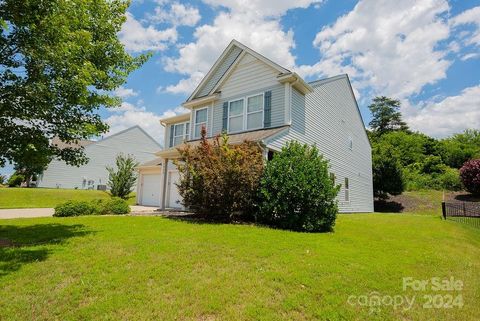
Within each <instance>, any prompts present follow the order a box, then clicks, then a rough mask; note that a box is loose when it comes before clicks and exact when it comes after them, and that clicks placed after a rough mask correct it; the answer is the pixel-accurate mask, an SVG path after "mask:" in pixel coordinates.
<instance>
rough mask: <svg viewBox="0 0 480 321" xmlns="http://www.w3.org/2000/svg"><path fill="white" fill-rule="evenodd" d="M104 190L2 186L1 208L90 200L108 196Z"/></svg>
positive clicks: (0, 195)
mask: <svg viewBox="0 0 480 321" xmlns="http://www.w3.org/2000/svg"><path fill="white" fill-rule="evenodd" d="M108 197H110V194H109V193H108V192H104V191H94V190H79V189H57V188H0V209H1V208H36V207H55V206H57V205H58V204H60V203H64V202H66V201H68V200H77V201H90V200H92V199H101V198H108ZM135 202H136V199H135V193H132V195H131V196H130V198H129V199H128V203H129V204H130V205H133V204H135Z"/></svg>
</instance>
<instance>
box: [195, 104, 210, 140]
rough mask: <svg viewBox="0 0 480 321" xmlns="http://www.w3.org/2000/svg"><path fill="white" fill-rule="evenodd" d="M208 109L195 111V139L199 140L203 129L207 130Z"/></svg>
mask: <svg viewBox="0 0 480 321" xmlns="http://www.w3.org/2000/svg"><path fill="white" fill-rule="evenodd" d="M207 118H208V108H202V109H197V110H196V111H195V128H194V133H195V138H199V137H200V135H201V132H202V127H205V128H207Z"/></svg>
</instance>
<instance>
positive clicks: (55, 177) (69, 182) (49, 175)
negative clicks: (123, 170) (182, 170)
mask: <svg viewBox="0 0 480 321" xmlns="http://www.w3.org/2000/svg"><path fill="white" fill-rule="evenodd" d="M52 143H53V144H56V145H57V146H58V147H60V148H65V147H67V146H68V145H67V144H65V143H63V142H61V141H60V140H58V139H54V141H52ZM77 145H80V146H83V147H84V148H85V154H86V156H87V157H88V158H89V161H88V163H87V164H85V165H82V166H80V167H76V166H70V165H67V164H66V163H65V162H63V161H60V160H53V161H52V162H51V163H50V164H49V165H48V168H47V169H46V170H45V171H44V172H43V174H42V175H40V177H39V180H38V187H51V188H78V189H98V188H100V189H101V188H104V187H105V185H106V184H107V182H108V172H107V170H106V168H105V167H106V166H107V165H109V166H114V165H115V158H116V157H117V155H118V154H120V153H123V154H130V155H133V156H134V157H135V159H136V160H137V162H139V163H143V162H145V161H147V160H149V159H152V158H153V157H155V152H158V150H159V149H161V148H162V147H161V145H160V144H159V143H157V142H156V141H155V140H154V139H153V138H152V137H151V136H150V135H148V134H147V133H146V132H145V131H144V130H143V129H142V128H140V127H139V126H134V127H131V128H128V129H126V130H123V131H121V132H119V133H117V134H114V135H111V136H109V137H106V138H104V139H101V140H99V141H88V140H86V141H79V142H78V144H77ZM99 186H100V187H99Z"/></svg>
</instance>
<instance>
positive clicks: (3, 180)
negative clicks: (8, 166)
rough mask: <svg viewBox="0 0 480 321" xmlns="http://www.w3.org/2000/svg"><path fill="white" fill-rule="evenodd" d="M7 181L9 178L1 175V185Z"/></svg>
mask: <svg viewBox="0 0 480 321" xmlns="http://www.w3.org/2000/svg"><path fill="white" fill-rule="evenodd" d="M6 180H7V178H6V177H5V175H0V185H3V184H5V181H6Z"/></svg>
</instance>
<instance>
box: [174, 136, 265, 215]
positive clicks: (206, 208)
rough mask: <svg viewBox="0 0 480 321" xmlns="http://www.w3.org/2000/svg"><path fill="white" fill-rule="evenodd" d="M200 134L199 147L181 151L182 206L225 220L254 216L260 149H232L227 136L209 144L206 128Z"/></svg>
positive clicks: (249, 144)
mask: <svg viewBox="0 0 480 321" xmlns="http://www.w3.org/2000/svg"><path fill="white" fill-rule="evenodd" d="M201 134H202V137H201V140H200V143H199V144H198V145H197V146H194V147H191V146H190V145H187V146H186V147H184V148H181V149H179V152H180V155H181V157H180V160H179V161H177V162H176V165H177V168H178V170H179V172H180V182H179V184H178V190H179V193H180V195H181V196H182V197H183V205H184V206H186V207H188V208H189V209H190V210H192V211H194V212H195V213H198V214H201V215H204V216H207V217H211V218H221V219H223V220H230V219H232V218H233V216H234V215H237V214H238V215H240V214H241V215H246V214H248V213H251V211H252V207H253V204H254V203H255V199H256V196H257V195H258V186H259V182H260V178H261V175H262V172H263V163H264V159H263V156H262V150H261V148H260V146H259V145H258V144H256V143H253V142H248V141H245V142H243V143H241V144H237V145H229V144H228V136H227V135H226V134H224V135H222V136H221V137H216V138H214V139H212V140H210V141H209V140H207V139H206V131H205V129H204V128H202V132H201Z"/></svg>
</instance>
